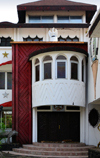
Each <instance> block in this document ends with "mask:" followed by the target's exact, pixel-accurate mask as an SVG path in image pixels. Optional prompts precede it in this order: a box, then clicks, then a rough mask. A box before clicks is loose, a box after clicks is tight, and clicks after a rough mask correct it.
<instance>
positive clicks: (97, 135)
mask: <svg viewBox="0 0 100 158" xmlns="http://www.w3.org/2000/svg"><path fill="white" fill-rule="evenodd" d="M93 108H95V109H96V110H98V112H99V114H100V103H99V105H96V104H94V105H93V104H90V105H89V112H90V110H91V109H93ZM89 112H88V113H89ZM98 124H100V121H99V123H98ZM98 124H97V126H96V127H94V128H93V127H92V126H91V125H90V123H89V122H88V127H89V129H88V144H89V145H95V146H97V145H98V143H99V142H100V131H99V130H98V128H97V127H98Z"/></svg>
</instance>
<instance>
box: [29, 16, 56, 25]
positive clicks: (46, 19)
mask: <svg viewBox="0 0 100 158" xmlns="http://www.w3.org/2000/svg"><path fill="white" fill-rule="evenodd" d="M53 22H54V21H53V16H29V23H53Z"/></svg>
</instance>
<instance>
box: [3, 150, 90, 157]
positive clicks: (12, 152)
mask: <svg viewBox="0 0 100 158" xmlns="http://www.w3.org/2000/svg"><path fill="white" fill-rule="evenodd" d="M3 153H4V154H5V155H4V156H6V154H7V155H8V154H9V155H17V157H19V158H20V156H23V157H22V158H27V157H28V158H32V157H33V158H88V156H49V155H48V156H45V155H33V154H25V153H17V152H14V151H3ZM11 157H12V156H11Z"/></svg>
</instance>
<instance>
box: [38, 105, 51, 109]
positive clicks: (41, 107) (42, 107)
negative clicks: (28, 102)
mask: <svg viewBox="0 0 100 158" xmlns="http://www.w3.org/2000/svg"><path fill="white" fill-rule="evenodd" d="M37 110H50V106H40V107H37Z"/></svg>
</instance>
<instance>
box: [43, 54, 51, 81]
mask: <svg viewBox="0 0 100 158" xmlns="http://www.w3.org/2000/svg"><path fill="white" fill-rule="evenodd" d="M51 63H52V58H51V57H50V56H49V55H48V56H46V57H45V58H44V60H43V64H44V79H51V78H52V74H51Z"/></svg>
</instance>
